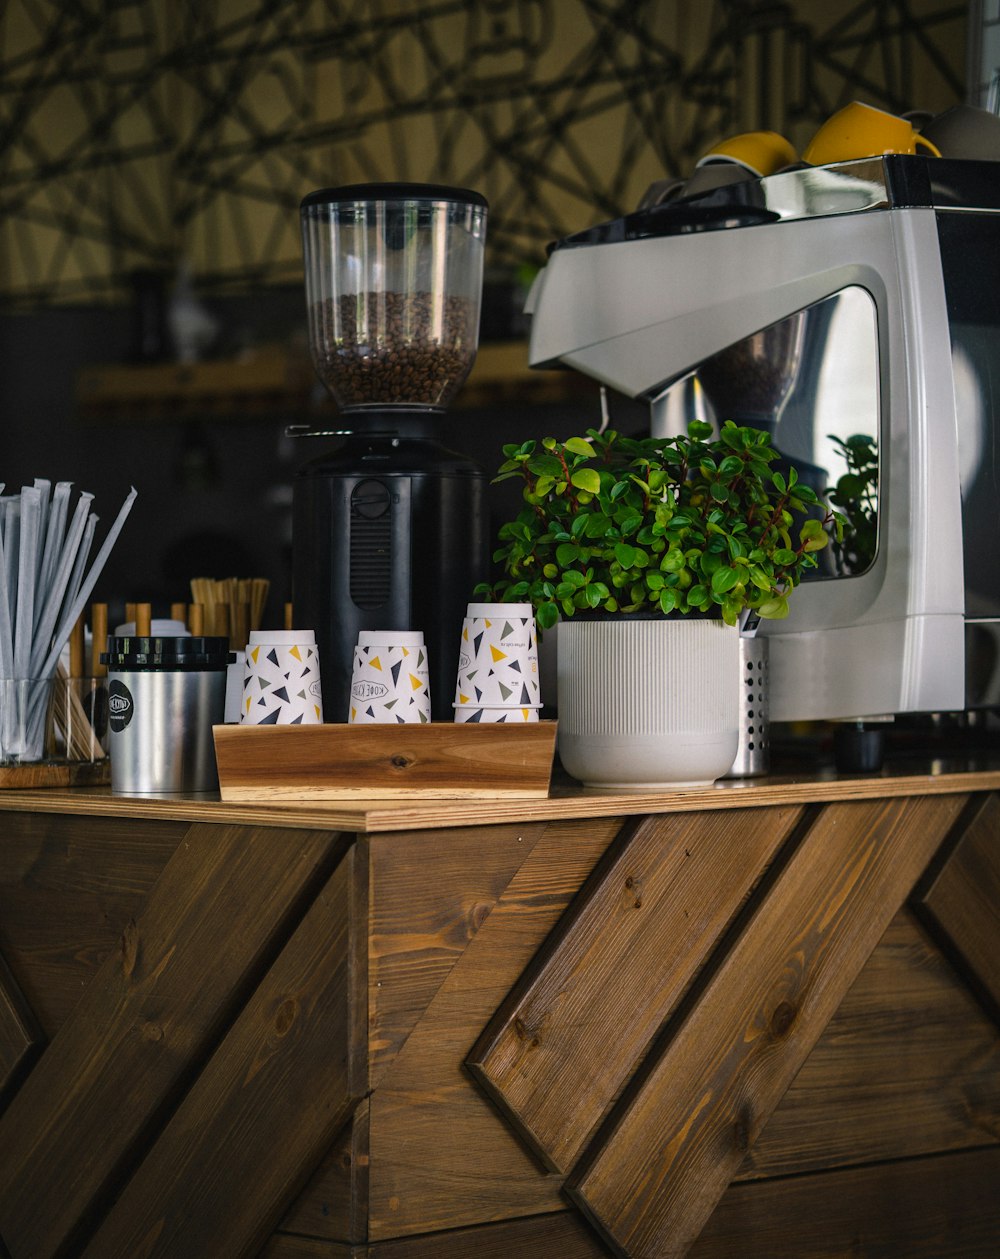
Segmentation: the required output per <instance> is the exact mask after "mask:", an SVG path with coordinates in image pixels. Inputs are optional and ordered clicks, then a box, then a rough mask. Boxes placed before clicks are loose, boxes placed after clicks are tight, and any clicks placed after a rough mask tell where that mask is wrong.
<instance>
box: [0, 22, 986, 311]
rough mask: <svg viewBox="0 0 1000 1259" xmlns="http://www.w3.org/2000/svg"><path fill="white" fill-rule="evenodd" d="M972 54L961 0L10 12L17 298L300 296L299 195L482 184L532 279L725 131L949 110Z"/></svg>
mask: <svg viewBox="0 0 1000 1259" xmlns="http://www.w3.org/2000/svg"><path fill="white" fill-rule="evenodd" d="M964 56H965V14H964V11H963V9H962V8H961V7H960V6H956V5H955V4H954V3H952V4H950V5H946V4H944V3H942V2H941V0H936V2H935V0H910V2H906V0H899V2H898V3H891V2H890V3H880V4H877V5H874V4H871V3H866V4H855V3H849V2H848V0H823V2H822V3H821V2H820V0H799V2H797V3H787V4H774V3H770V2H766V3H765V2H763V0H704V3H699V4H692V3H689V2H688V0H648V2H645V3H643V2H638V3H637V2H634V0H632V2H630V0H437V2H436V3H435V2H432V0H425V2H424V3H416V2H415V0H392V2H390V0H381V2H379V0H366V2H365V3H361V2H360V0H345V2H344V3H340V4H338V5H336V6H334V5H331V4H329V3H326V2H325V0H287V2H286V3H282V4H277V5H276V4H274V3H266V2H265V0H201V2H195V0H184V2H182V0H178V2H177V3H176V4H174V3H171V4H167V3H164V2H163V0H119V2H118V3H116V4H115V5H103V4H102V5H92V6H84V5H75V6H65V5H64V4H63V3H62V0H6V3H5V4H4V5H2V6H0V295H2V296H3V297H4V299H5V300H6V302H7V304H8V305H10V304H20V305H22V306H30V305H32V304H37V303H39V302H45V301H53V300H73V301H100V300H117V299H120V298H122V297H123V296H124V294H125V293H126V292H127V290H128V276H129V273H130V272H131V271H133V270H135V269H140V268H149V267H163V268H167V269H170V270H172V269H174V268H175V267H176V266H177V264H178V262H179V261H180V260H181V259H187V260H188V261H189V262H190V263H191V266H192V268H193V272H194V275H195V277H196V280H197V282H198V285H199V287H200V288H201V289H203V290H204V291H220V290H224V289H243V290H246V289H250V288H253V287H255V286H260V285H262V284H277V283H284V282H290V281H291V282H294V281H297V279H298V277H299V275H300V253H299V237H298V217H297V206H298V202H299V199H300V198H301V196H302V195H303V194H304V193H305V192H307V191H309V190H310V189H313V188H316V187H322V186H326V185H331V184H338V183H344V182H352V181H360V180H386V179H409V180H433V181H440V182H447V183H454V184H459V185H468V186H473V187H475V188H478V189H479V190H480V191H482V192H483V193H485V194H486V196H487V197H488V198H489V200H490V204H491V218H490V238H489V239H490V244H489V249H490V261H491V264H492V265H493V266H494V267H502V268H509V269H513V268H516V267H517V266H518V265H519V264H520V263H523V262H535V261H538V260H539V259H540V258H541V257H542V254H543V250H544V246H545V244H546V243H547V242H548V241H549V240H551V239H553V238H555V237H557V236H559V235H561V234H564V233H566V232H569V231H573V230H577V229H579V228H581V227H584V226H587V225H588V224H590V223H593V222H595V221H598V220H600V219H601V218H606V217H609V216H611V215H614V214H617V213H620V212H622V211H624V210H627V209H629V208H631V207H633V206H634V205H635V203H636V201H637V200H638V198H639V196H640V195H641V193H642V191H643V190H644V189H645V187H646V186H647V185H648V184H649V183H650V182H651V180H653V179H654V178H658V177H660V176H662V175H663V174H675V173H682V172H684V171H685V170H687V169H688V168H689V167H690V166H691V164H692V163H693V161H694V160H695V159H696V157H697V155H698V154H699V153H700V152H701V151H702V150H703V149H704V148H705V147H707V146H708V145H710V144H711V143H712V142H714V141H715V140H717V139H720V138H721V137H722V136H724V135H726V134H731V133H733V132H735V131H739V130H744V129H748V128H753V127H759V126H766V127H772V128H774V129H777V130H781V131H783V132H784V133H785V134H787V135H788V136H789V138H790V139H791V140H792V141H793V143H795V144H796V146H801V145H803V144H804V143H805V142H806V140H807V139H808V137H809V135H810V134H811V132H812V130H813V129H814V128H815V126H816V125H817V124H818V123H819V122H820V121H821V120H822V119H823V118H824V117H825V116H827V114H829V113H830V112H832V110H833V109H835V108H837V107H838V106H839V105H841V104H843V103H845V102H846V101H847V100H850V99H853V98H855V97H860V98H862V99H865V100H869V101H871V102H872V103H875V104H882V105H885V106H887V107H889V108H893V109H903V108H907V107H913V106H919V107H922V108H927V109H931V110H938V109H943V108H946V107H947V106H948V105H951V104H954V103H955V102H956V101H957V100H959V99H961V98H962V96H963V95H964V86H963V85H964Z"/></svg>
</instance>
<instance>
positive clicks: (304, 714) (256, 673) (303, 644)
mask: <svg viewBox="0 0 1000 1259" xmlns="http://www.w3.org/2000/svg"><path fill="white" fill-rule="evenodd" d="M240 722H241V724H243V725H247V726H268V725H272V726H318V725H321V724H322V722H323V695H322V692H321V691H320V678H319V652H318V650H317V648H316V634H315V632H314V631H313V630H251V631H250V641H249V643H247V659H246V668H245V669H244V673H243V704H242V707H241V709H240Z"/></svg>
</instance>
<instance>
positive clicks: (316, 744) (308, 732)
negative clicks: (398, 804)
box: [213, 721, 556, 802]
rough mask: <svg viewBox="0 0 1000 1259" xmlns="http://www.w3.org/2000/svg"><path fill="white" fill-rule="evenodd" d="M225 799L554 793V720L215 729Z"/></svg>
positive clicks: (493, 796)
mask: <svg viewBox="0 0 1000 1259" xmlns="http://www.w3.org/2000/svg"><path fill="white" fill-rule="evenodd" d="M213 732H214V735H215V758H216V761H217V762H218V766H219V786H220V794H221V795H222V798H223V800H230V801H232V800H265V801H266V800H273V799H275V798H278V799H284V800H294V799H304V800H337V799H340V798H347V799H350V798H351V797H357V796H365V797H368V798H369V799H371V798H389V799H392V798H404V799H405V798H408V797H414V798H416V799H421V798H423V799H427V798H434V797H439V798H443V799H456V798H463V797H467V798H468V797H471V798H474V799H475V798H478V799H483V800H488V801H493V802H495V801H496V800H497V799H508V798H510V799H516V798H517V797H528V798H531V797H539V798H542V799H544V798H545V797H546V796H547V795H548V791H549V780H550V778H551V776H552V758H553V755H554V753H555V743H556V723H555V722H553V721H536V722H518V723H517V724H516V725H506V724H502V723H483V724H481V725H480V724H477V723H472V724H470V723H466V722H447V721H444V722H433V723H430V724H428V725H420V726H417V725H398V726H387V725H356V726H354V725H321V726H233V725H229V726H215V727H213Z"/></svg>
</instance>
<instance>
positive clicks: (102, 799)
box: [0, 756, 1000, 834]
mask: <svg viewBox="0 0 1000 1259" xmlns="http://www.w3.org/2000/svg"><path fill="white" fill-rule="evenodd" d="M957 759H958V758H956V761H957ZM983 761H988V763H986V764H983ZM998 788H1000V756H997V757H989V758H978V757H977V758H976V763H975V764H974V765H973V766H972V767H970V768H963V767H955V768H948V767H944V766H943V765H942V764H941V762H940V761H934V760H932V759H930V758H927V760H926V763H925V765H924V767H923V768H922V769H920V768H915V767H914V765H913V764H911V763H908V764H907V765H901V766H899V767H893V766H891V765H890V766H888V767H887V768H886V769H883V770H882V771H881V772H880V773H878V774H870V775H857V776H849V775H838V774H835V773H834V772H833V771H832V770H820V771H817V772H805V771H803V772H801V773H797V774H781V775H770V776H768V777H764V778H752V779H739V780H724V781H720V782H717V783H714V784H713V785H712V786H709V787H689V788H684V789H678V790H675V791H643V792H632V791H611V790H598V789H596V788H584V787H580V786H578V785H575V784H573V783H572V782H571V781H570V780H566V781H565V782H558V783H557V784H556V785H555V786H554V787H553V790H552V791H551V792H550V794H549V796H548V798H545V799H539V798H537V797H536V798H526V799H511V798H504V799H502V800H493V799H485V800H483V799H455V800H442V799H429V800H426V801H423V800H418V799H407V800H367V801H366V800H364V799H353V800H351V801H350V802H340V801H320V800H312V801H303V802H302V803H294V804H293V803H289V802H287V801H283V802H282V803H281V804H275V805H266V804H256V803H251V802H245V801H244V802H238V803H237V802H234V803H228V802H224V801H222V800H220V799H219V798H218V796H217V795H215V794H212V795H209V794H207V793H206V794H205V795H194V794H188V795H176V796H174V795H169V796H168V795H158V796H147V795H129V796H116V795H113V794H112V792H111V789H110V788H109V787H72V788H45V789H8V790H4V791H0V811H4V812H32V813H65V814H76V815H89V816H103V817H122V816H127V817H142V818H151V819H165V820H171V821H191V822H213V823H219V824H227V823H228V824H239V825H257V826H283V827H293V828H295V827H298V828H302V829H315V828H316V827H322V828H327V829H332V830H344V831H355V832H359V833H367V834H372V833H376V832H384V831H400V830H408V831H412V830H429V829H439V828H442V827H462V826H483V825H490V824H493V823H498V822H503V823H511V822H526V823H527V822H544V821H566V820H572V819H574V818H599V817H623V816H630V815H635V814H643V813H671V812H676V813H686V812H697V811H701V810H706V811H707V810H713V809H735V808H763V807H767V806H771V805H783V804H813V803H830V802H833V801H839V800H845V801H846V800H870V799H875V798H890V797H899V796H908V795H945V794H952V793H956V792H977V791H993V790H997V789H998Z"/></svg>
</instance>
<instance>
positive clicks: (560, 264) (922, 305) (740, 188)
mask: <svg viewBox="0 0 1000 1259" xmlns="http://www.w3.org/2000/svg"><path fill="white" fill-rule="evenodd" d="M981 165H982V164H979V163H958V162H946V161H944V160H943V159H924V158H909V157H892V158H885V159H877V160H874V161H869V162H865V163H850V164H845V166H844V167H843V168H842V169H836V168H823V169H817V170H812V171H802V172H791V173H788V174H785V175H780V176H774V177H772V178H771V179H763V180H758V181H749V182H745V183H740V184H737V185H733V186H732V188H734V189H736V190H737V191H736V192H735V193H732V192H731V190H730V189H722V190H717V191H716V192H715V193H712V194H711V197H712V198H714V202H713V204H712V205H708V204H707V203H706V204H698V205H695V204H694V202H699V203H701V202H702V199H701V198H693V199H692V204H690V205H688V206H686V207H685V206H683V205H682V206H680V207H679V208H677V207H671V206H670V205H668V206H666V207H663V208H662V209H661V208H660V207H657V208H656V210H655V211H644V212H642V213H641V214H638V215H636V216H630V217H627V218H626V219H624V220H619V221H618V222H617V223H616V224H608V225H602V226H601V227H599V228H596V229H591V230H590V231H589V232H585V233H581V234H580V235H579V236H578V237H572V238H570V239H569V240H568V241H567V242H562V243H560V244H559V245H557V246H556V247H554V249H553V251H552V252H551V254H550V257H549V261H548V263H547V265H546V267H545V269H544V270H543V271H542V272H541V274H540V275H539V277H538V280H537V281H536V284H535V287H534V289H533V291H532V294H531V298H530V301H529V308H530V309H531V310H532V313H533V324H532V337H531V346H530V351H529V353H530V358H531V361H532V363H533V364H534V365H536V366H538V365H545V364H547V363H552V362H561V363H562V364H565V365H569V366H572V367H576V368H577V369H578V370H580V371H583V372H584V373H585V374H587V375H589V376H592V377H595V378H596V379H598V380H600V381H602V382H603V383H604V384H606V385H609V386H610V387H612V388H614V389H616V390H619V391H620V392H622V393H624V394H626V395H627V396H630V397H637V398H645V399H647V400H649V401H651V402H653V403H654V408H653V410H654V414H655V413H656V405H655V403H656V400H657V399H662V398H663V396H664V395H665V392H666V390H667V389H668V387H669V386H670V385H671V384H673V383H674V382H676V381H679V380H681V379H682V378H684V377H688V380H687V381H686V382H685V388H686V389H687V390H688V391H689V392H690V390H691V377H692V374H693V373H696V372H697V371H698V369H699V368H700V366H701V365H702V364H703V363H705V362H706V360H709V359H711V358H713V356H716V355H720V353H722V352H725V351H727V350H728V349H729V348H730V347H733V346H735V345H737V344H738V343H741V342H743V343H745V342H747V340H748V339H752V338H754V337H756V336H757V335H758V334H761V333H765V332H767V331H768V330H772V329H774V328H776V327H778V328H780V326H781V325H782V323H783V321H789V320H790V319H793V318H794V317H797V316H799V315H800V314H802V313H803V312H804V313H805V318H806V327H805V331H804V340H803V341H802V343H801V344H800V345H799V346H798V349H797V351H796V352H797V354H798V356H799V362H798V366H797V377H798V387H799V388H800V389H804V388H805V385H806V384H807V383H808V380H807V378H808V375H809V368H808V362H809V354H810V352H811V351H812V350H815V348H816V346H817V345H818V344H819V341H820V339H821V338H820V331H821V328H822V323H823V321H824V319H825V320H826V321H827V322H828V323H829V324H831V325H832V324H833V322H834V320H835V318H839V316H837V314H836V310H837V306H839V304H840V303H846V304H847V305H849V306H852V307H853V308H854V309H855V311H863V310H864V311H867V312H868V313H867V315H865V316H862V322H864V320H865V319H867V321H868V325H869V330H870V332H871V329H872V328H873V329H874V335H873V336H872V335H869V349H868V351H865V350H863V349H862V350H860V351H858V353H860V355H861V357H860V358H857V356H855V357H854V359H852V360H851V361H845V362H843V363H840V364H837V363H835V362H833V361H832V360H831V359H829V358H827V362H826V373H827V380H828V381H829V380H831V379H834V378H835V377H836V373H837V372H838V370H839V371H840V372H841V373H846V372H849V371H851V370H853V368H852V365H851V364H852V362H866V363H867V366H866V367H865V369H864V370H865V373H866V374H867V377H868V379H869V381H872V380H873V378H874V383H873V384H872V386H871V389H870V391H869V392H870V394H872V395H874V397H875V402H874V404H873V403H872V402H871V401H869V402H866V403H864V404H863V408H862V409H863V410H864V411H865V413H866V415H865V425H864V426H862V427H865V426H866V427H867V431H868V432H869V433H870V434H871V435H872V436H873V439H874V440H873V455H874V457H875V458H876V459H877V463H878V487H877V494H878V500H877V508H878V521H877V550H876V551H875V554H874V558H873V559H871V557H869V559H868V561H867V562H866V563H864V564H858V565H855V566H854V567H853V568H850V569H849V570H848V571H846V572H843V573H842V574H841V575H836V576H834V575H833V574H832V573H830V571H829V569H828V570H827V572H828V579H826V580H818V581H815V582H812V583H810V584H809V585H803V587H802V588H801V589H800V590H798V591H796V593H795V596H794V598H793V599H792V602H791V612H790V615H789V617H788V619H787V620H785V621H782V622H764V623H763V626H762V632H764V633H766V634H767V635H768V637H769V639H770V643H771V687H772V690H771V702H772V707H771V715H772V718H773V719H775V720H798V719H815V718H837V717H845V718H850V717H868V716H878V715H883V714H891V713H903V712H922V711H929V712H941V711H952V710H958V709H962V708H963V707H964V706H965V703H966V687H965V646H964V640H965V612H966V591H965V577H964V573H963V562H962V559H963V503H962V496H961V493H960V483H961V466H960V465H961V461H962V459H963V458H965V457H966V452H965V450H964V447H962V446H961V444H960V426H959V416H958V414H957V410H956V391H955V371H956V369H955V367H954V362H953V353H952V338H951V334H950V315H951V312H950V309H949V300H948V299H949V298H950V293H949V295H948V298H946V291H945V279H944V274H943V263H942V253H943V251H945V250H947V248H948V245H947V242H946V241H945V240H944V239H942V241H940V242H939V234H938V233H939V219H940V218H941V217H948V218H950V217H951V216H952V215H953V214H954V215H960V216H962V217H965V212H964V210H963V208H962V207H963V206H964V205H965V203H966V202H967V201H968V200H969V197H970V196H974V195H979V194H977V193H976V188H979V189H980V193H982V185H983V182H984V181H983V180H982V179H981V178H979V177H978V176H977V177H976V178H973V179H972V180H971V183H969V182H968V181H966V183H963V177H964V176H965V175H966V174H967V173H968V172H967V170H966V168H968V167H970V166H975V167H977V168H978V167H979V166H981ZM986 165H987V166H991V167H992V164H986ZM993 169H994V170H995V168H993ZM990 174H993V170H991V171H990ZM993 182H994V183H996V182H997V181H995V179H994V181H993ZM987 183H988V181H987ZM969 189H971V193H970V192H969ZM983 195H985V194H983ZM992 195H994V196H995V193H994V194H992ZM727 196H731V197H732V204H730V205H728V207H727V206H726V204H725V201H726V197H727ZM938 204H940V205H941V206H946V207H947V210H946V211H945V210H940V211H939V209H938V208H937V206H938ZM983 217H985V218H988V219H989V220H990V221H991V222H994V223H1000V216H998V215H996V214H993V213H990V214H986V215H984V216H983ZM995 252H996V253H1000V251H995ZM972 283H973V285H974V286H975V284H977V283H979V284H982V285H983V289H982V292H987V291H988V292H989V293H990V294H993V293H995V292H996V291H997V288H996V284H995V282H992V283H991V282H989V281H985V282H984V281H983V279H982V278H980V279H979V280H978V281H977V280H976V279H975V278H973V281H972ZM834 297H835V298H836V299H837V302H836V304H835V305H833V306H829V307H827V306H826V300H827V299H830V298H834ZM814 316H815V318H814ZM809 321H812V322H814V323H815V325H816V331H815V332H814V333H811V332H810V330H809V327H808V323H809ZM827 331H828V332H829V329H828V330H827ZM838 335H839V334H838ZM811 338H812V339H811ZM775 343H776V344H777V343H778V342H777V341H776V342H775ZM872 343H874V346H875V347H877V361H875V362H874V364H873V362H872V359H871V345H872ZM781 344H783V345H785V346H786V350H785V351H782V352H783V353H785V352H787V347H788V346H791V345H792V340H791V339H790V338H788V337H787V336H786V337H785V339H784V341H783V342H781ZM820 366H822V364H821V365H820ZM714 383H715V388H716V391H718V390H719V387H720V383H721V384H722V385H724V384H725V381H724V378H721V377H720V375H719V373H716V376H715V380H714ZM815 384H816V382H813V385H814V386H815ZM816 387H822V388H824V389H826V388H827V387H826V386H816ZM706 392H710V391H706ZM814 400H817V401H819V399H818V395H815V397H814ZM826 401H827V399H826V398H825V397H824V398H823V399H822V403H823V405H825V404H826ZM769 405H771V406H772V407H773V405H774V399H773V398H772V399H770V401H769ZM782 405H783V406H784V411H783V412H781V414H780V417H779V418H780V424H781V425H783V424H784V423H785V420H786V419H787V421H788V424H789V428H788V436H789V437H790V436H791V434H792V432H793V431H794V429H795V426H796V425H799V434H798V436H799V437H801V436H802V433H803V431H804V430H803V429H802V421H803V418H804V417H803V408H806V407H808V405H809V401H808V395H807V393H805V392H803V393H801V394H800V395H799V397H798V398H797V399H796V395H795V390H794V389H793V390H792V391H791V392H790V393H789V394H788V395H787V397H786V398H785V401H784V403H783V404H782ZM873 405H874V407H875V408H876V409H875V412H874V414H873V412H872V406H873ZM852 421H853V417H852V416H847V417H846V418H845V419H844V420H843V423H844V424H845V425H846V426H847V428H849V429H851V430H852V431H858V430H857V428H856V427H855V426H854V425H853V423H852ZM821 422H823V421H815V422H814V423H813V425H812V431H813V432H818V431H819V430H818V427H817V424H818V423H821ZM779 427H780V425H779ZM834 431H842V430H840V429H839V426H838V429H837V430H834ZM782 440H785V434H784V433H783V434H782ZM798 454H799V457H801V458H808V456H807V454H806V452H805V450H800V451H799V452H798ZM825 459H826V456H825V455H823V456H821V457H820V456H817V453H816V448H815V446H813V448H812V457H811V458H810V459H809V461H810V462H813V463H815V464H816V465H817V468H818V469H819V471H818V472H817V476H818V477H822V475H823V472H825V471H829V472H833V471H834V469H833V468H831V467H829V466H827V464H826V463H825V462H824V461H825ZM992 502H993V507H994V510H995V507H996V489H995V487H994V491H993V498H992Z"/></svg>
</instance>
